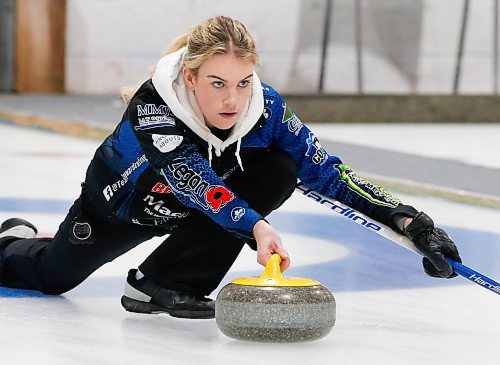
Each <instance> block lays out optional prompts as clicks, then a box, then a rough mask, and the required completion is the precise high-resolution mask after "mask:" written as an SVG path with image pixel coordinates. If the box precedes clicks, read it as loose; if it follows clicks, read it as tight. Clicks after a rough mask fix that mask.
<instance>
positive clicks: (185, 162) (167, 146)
mask: <svg viewBox="0 0 500 365" xmlns="http://www.w3.org/2000/svg"><path fill="white" fill-rule="evenodd" d="M145 108H148V109H147V110H146V109H145ZM143 111H145V112H149V113H150V114H152V112H157V115H148V119H147V120H145V119H144V115H141V114H144V113H142V112H143ZM128 119H129V122H130V124H131V127H132V129H133V130H134V133H135V136H136V138H137V140H138V141H139V143H140V145H141V147H142V149H143V150H144V153H145V155H146V158H147V159H148V161H149V163H150V165H151V166H152V167H153V168H154V169H156V170H157V171H159V173H161V174H162V175H163V176H164V177H165V179H166V180H167V182H168V184H169V186H170V188H171V189H172V192H173V193H174V194H175V196H176V198H177V199H178V200H179V201H180V202H181V203H183V204H184V205H185V206H187V207H189V208H194V209H197V210H199V211H202V212H203V213H205V214H206V215H207V216H209V217H210V218H211V219H212V220H214V221H215V222H216V223H217V224H219V225H220V226H222V227H223V228H224V229H226V230H227V231H229V232H230V233H232V234H234V235H235V236H238V237H242V238H252V237H253V236H252V229H253V226H254V225H255V223H257V221H258V220H260V219H262V217H261V216H260V215H259V214H258V213H257V212H255V211H254V210H252V209H251V208H250V207H249V206H248V204H247V203H246V202H245V201H244V200H242V199H240V198H238V197H237V196H236V195H235V194H234V193H233V192H232V191H231V190H230V189H229V188H228V187H227V186H226V185H225V184H224V182H223V181H222V179H221V178H219V177H218V176H217V174H216V173H215V172H214V171H213V170H212V168H211V167H210V166H209V163H208V161H207V160H206V159H205V158H204V157H203V156H202V155H201V154H200V153H199V152H198V150H197V148H196V146H195V145H194V144H193V143H191V142H190V141H189V139H188V138H187V137H186V136H185V135H183V133H182V130H181V129H179V127H178V126H177V125H176V119H175V118H174V116H173V114H171V112H170V110H169V109H168V108H166V106H164V105H158V104H154V103H153V104H151V103H149V102H146V101H144V100H141V98H140V97H137V98H135V100H133V101H132V103H131V104H130V105H129V107H128Z"/></svg>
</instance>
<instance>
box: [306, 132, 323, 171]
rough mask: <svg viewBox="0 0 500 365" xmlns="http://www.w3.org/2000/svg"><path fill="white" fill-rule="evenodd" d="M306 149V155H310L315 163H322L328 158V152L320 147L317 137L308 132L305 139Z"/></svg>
mask: <svg viewBox="0 0 500 365" xmlns="http://www.w3.org/2000/svg"><path fill="white" fill-rule="evenodd" d="M306 143H307V151H306V156H308V157H311V159H312V162H314V163H315V164H316V165H323V164H324V163H325V162H326V160H327V159H328V154H327V153H326V151H325V149H324V148H323V147H321V143H320V142H319V139H318V137H316V136H315V135H314V133H312V132H309V136H308V137H307V139H306Z"/></svg>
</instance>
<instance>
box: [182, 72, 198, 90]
mask: <svg viewBox="0 0 500 365" xmlns="http://www.w3.org/2000/svg"><path fill="white" fill-rule="evenodd" d="M182 76H183V77H184V82H185V83H186V86H187V87H188V89H190V90H194V88H195V87H196V76H195V75H194V74H193V72H192V71H191V70H190V69H189V68H187V67H183V68H182Z"/></svg>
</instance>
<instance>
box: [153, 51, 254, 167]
mask: <svg viewBox="0 0 500 365" xmlns="http://www.w3.org/2000/svg"><path fill="white" fill-rule="evenodd" d="M185 53H186V47H184V48H181V49H180V50H178V51H177V52H174V53H170V54H168V55H166V56H165V57H163V58H161V59H160V61H158V64H157V66H156V70H155V73H154V74H153V79H152V80H153V85H154V87H155V88H156V91H157V92H158V94H160V96H161V98H162V99H163V100H164V101H165V103H166V104H167V105H168V107H169V108H170V109H171V110H172V112H173V113H174V114H175V116H176V117H177V118H179V119H180V120H182V121H183V122H184V123H185V124H186V125H187V126H188V127H189V128H190V129H191V130H192V131H193V132H195V133H196V134H197V135H198V136H200V137H201V138H203V139H204V140H205V141H207V142H208V152H209V153H208V155H209V160H210V161H211V159H212V147H213V148H214V150H215V154H216V155H217V156H220V155H221V152H223V151H224V149H225V148H226V147H227V146H229V145H231V144H233V143H234V142H238V144H237V149H236V157H237V159H238V162H239V164H240V166H241V158H240V156H239V149H240V144H241V138H242V137H243V136H244V135H245V134H247V133H248V132H249V131H250V129H252V127H253V126H254V125H255V123H257V121H258V120H259V118H260V117H261V115H262V112H263V110H264V97H263V94H262V85H261V83H260V80H259V77H258V76H257V74H256V73H255V71H254V72H253V88H252V92H251V94H250V99H249V101H248V103H247V105H246V107H245V109H244V110H243V113H242V115H241V116H240V118H238V120H237V121H236V124H235V125H234V127H233V128H232V130H231V133H230V134H229V136H228V138H227V139H226V140H225V141H222V140H220V139H219V138H218V137H216V136H215V135H213V134H212V132H211V131H210V129H209V128H208V127H207V126H206V124H205V120H204V118H203V114H202V113H201V111H200V108H199V107H198V104H197V103H196V99H195V97H194V93H193V92H192V91H191V90H189V89H188V88H187V87H186V84H185V83H184V78H183V76H182V66H183V60H184V54H185ZM242 168H243V167H242Z"/></svg>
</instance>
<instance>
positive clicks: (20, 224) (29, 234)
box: [0, 218, 38, 238]
mask: <svg viewBox="0 0 500 365" xmlns="http://www.w3.org/2000/svg"><path fill="white" fill-rule="evenodd" d="M37 233H38V231H37V229H36V228H35V226H34V225H33V224H31V223H30V222H28V221H25V220H24V219H21V218H10V219H7V220H6V221H4V222H3V223H2V225H1V226H0V238H4V237H17V238H35V237H36V234H37Z"/></svg>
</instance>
